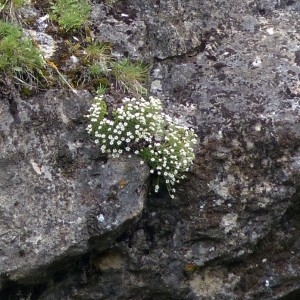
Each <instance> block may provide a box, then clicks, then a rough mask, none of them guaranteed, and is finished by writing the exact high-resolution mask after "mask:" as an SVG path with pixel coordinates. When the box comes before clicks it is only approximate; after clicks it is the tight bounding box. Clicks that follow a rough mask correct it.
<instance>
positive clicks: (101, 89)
mask: <svg viewBox="0 0 300 300" xmlns="http://www.w3.org/2000/svg"><path fill="white" fill-rule="evenodd" d="M106 90H107V88H106V87H105V86H104V85H103V84H101V83H100V84H99V86H98V88H97V90H96V94H97V95H98V96H102V95H104V94H105V93H106Z"/></svg>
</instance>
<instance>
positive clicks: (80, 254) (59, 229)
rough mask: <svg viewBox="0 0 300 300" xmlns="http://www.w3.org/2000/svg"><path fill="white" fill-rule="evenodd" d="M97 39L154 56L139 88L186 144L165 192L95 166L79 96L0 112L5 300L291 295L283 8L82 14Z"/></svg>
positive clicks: (288, 78) (297, 268)
mask: <svg viewBox="0 0 300 300" xmlns="http://www.w3.org/2000/svg"><path fill="white" fill-rule="evenodd" d="M94 5H95V9H94V10H93V20H92V21H93V23H94V26H95V28H97V30H95V32H97V34H98V36H97V37H98V38H99V39H100V40H105V41H111V42H113V43H114V44H115V51H116V54H119V55H126V54H129V55H130V56H132V57H134V58H139V59H141V58H144V59H146V60H148V61H149V62H152V65H153V68H152V73H151V82H150V92H151V94H153V95H155V96H159V97H160V98H161V99H162V100H163V101H164V104H165V107H166V110H167V111H168V113H170V114H172V115H173V116H174V118H178V119H180V120H181V121H182V122H187V123H189V124H191V125H192V126H193V127H194V128H195V130H196V131H197V134H198V135H199V140H200V144H199V148H198V149H197V157H196V161H195V165H194V167H193V169H192V170H191V172H190V173H189V174H188V176H187V177H188V178H187V180H186V181H185V182H184V183H182V184H181V185H180V186H179V187H178V192H177V193H176V197H175V199H173V200H172V201H171V200H170V199H169V197H168V194H167V192H166V191H164V190H161V191H160V193H159V194H158V195H153V194H152V195H151V194H148V193H147V192H146V191H147V186H146V185H147V184H146V183H147V176H148V170H147V167H141V166H140V165H139V160H138V158H136V157H135V158H131V159H129V158H127V157H123V158H121V159H118V160H108V161H105V160H104V159H103V158H101V157H99V155H98V151H97V148H96V147H95V146H94V145H93V144H92V142H91V141H89V138H88V136H87V134H86V133H85V130H84V127H85V125H86V124H85V119H84V114H86V111H87V108H88V106H89V104H90V102H91V97H90V95H89V94H88V93H84V92H81V93H80V94H79V95H78V97H74V95H67V94H66V93H57V92H54V91H49V92H47V93H46V94H42V95H38V96H36V97H33V98H29V99H20V98H18V97H17V96H16V95H12V96H11V97H8V98H7V96H5V97H4V94H3V97H2V98H3V99H1V102H0V105H1V106H0V107H1V111H0V117H1V125H0V128H1V135H0V142H1V152H0V155H1V157H0V165H1V169H0V185H1V194H0V235H1V241H0V245H1V247H0V249H1V252H0V253H1V256H0V270H1V272H2V273H1V274H2V275H1V281H0V282H1V287H2V290H1V292H0V296H1V298H3V299H122V300H123V299H145V300H146V299H178V300H179V299H180V300H181V299H254V298H258V299H297V297H298V296H299V294H300V292H299V291H300V281H299V275H300V257H299V250H300V242H299V230H300V222H299V217H300V205H299V199H298V194H299V193H298V191H299V189H298V188H299V171H300V150H299V149H300V148H299V146H300V126H299V113H300V105H299V100H300V84H299V82H300V81H299V80H300V79H299V78H300V77H299V74H300V59H299V57H300V55H299V49H298V48H299V39H300V35H299V33H298V31H299V30H298V29H299V24H300V23H299V22H300V21H299V4H298V3H297V1H236V0H229V1H221V0H213V1H195V0H187V1H175V0H173V1H171V0H160V1H146V0H127V1H125V2H122V1H120V2H118V3H116V4H115V5H113V6H105V5H104V4H102V3H101V4H94Z"/></svg>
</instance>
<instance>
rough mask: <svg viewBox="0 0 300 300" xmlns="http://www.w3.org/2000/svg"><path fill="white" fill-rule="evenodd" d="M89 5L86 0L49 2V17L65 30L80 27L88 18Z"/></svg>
mask: <svg viewBox="0 0 300 300" xmlns="http://www.w3.org/2000/svg"><path fill="white" fill-rule="evenodd" d="M90 11H91V6H90V4H89V2H88V1H87V0H57V1H55V2H52V4H51V14H50V18H51V19H52V20H55V21H57V22H58V24H59V25H60V26H61V27H62V28H63V29H64V30H65V31H72V30H76V29H79V28H80V27H82V26H83V25H84V24H85V23H86V22H87V21H88V19H89V15H90Z"/></svg>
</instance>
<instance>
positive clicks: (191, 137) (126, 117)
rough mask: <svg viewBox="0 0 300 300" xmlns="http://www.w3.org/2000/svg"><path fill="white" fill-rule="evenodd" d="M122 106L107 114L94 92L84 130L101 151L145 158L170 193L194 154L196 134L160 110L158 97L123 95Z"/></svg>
mask: <svg viewBox="0 0 300 300" xmlns="http://www.w3.org/2000/svg"><path fill="white" fill-rule="evenodd" d="M122 102H123V103H122V106H120V107H118V108H116V109H114V110H113V111H112V113H111V114H108V110H107V105H106V103H105V100H104V96H103V95H101V96H96V97H95V103H94V104H93V105H92V107H91V108H90V110H89V115H88V118H89V119H90V122H91V123H90V125H88V127H87V131H88V132H89V133H90V134H93V135H94V137H95V143H96V144H99V145H101V147H100V150H101V152H102V153H107V154H111V155H112V157H118V156H119V155H120V154H121V153H123V152H134V153H135V154H137V155H139V156H140V157H141V158H142V161H141V163H142V164H143V163H144V161H145V162H147V163H148V164H149V166H150V168H151V170H150V173H155V174H156V175H157V176H158V177H157V178H158V182H157V184H156V186H155V191H156V192H157V191H158V190H159V178H161V177H163V178H164V180H165V183H166V185H167V188H168V190H169V193H170V195H171V197H172V198H173V197H174V195H173V194H174V192H175V189H174V185H175V183H178V182H179V181H180V179H182V178H184V175H182V173H183V172H185V171H188V170H189V167H190V166H191V165H192V163H193V160H194V158H195V154H194V147H195V145H196V144H197V139H196V135H195V133H194V132H193V130H191V129H189V128H188V127H185V126H181V125H179V124H177V123H176V122H175V121H174V120H173V119H172V118H171V117H170V116H168V115H166V114H164V113H163V112H162V104H161V101H160V100H159V99H157V98H154V97H150V98H149V101H146V100H145V99H144V98H139V99H136V98H132V99H130V98H125V99H123V101H122Z"/></svg>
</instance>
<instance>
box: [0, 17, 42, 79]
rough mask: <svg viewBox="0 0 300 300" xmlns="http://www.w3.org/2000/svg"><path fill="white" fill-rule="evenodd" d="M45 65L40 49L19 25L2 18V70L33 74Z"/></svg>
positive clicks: (0, 62)
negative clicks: (24, 34)
mask: <svg viewBox="0 0 300 300" xmlns="http://www.w3.org/2000/svg"><path fill="white" fill-rule="evenodd" d="M43 67H44V60H43V58H42V56H41V54H40V51H39V50H38V49H37V48H36V47H35V45H34V44H33V42H32V41H31V39H29V38H28V37H25V36H23V33H22V30H21V28H20V27H19V26H17V25H15V24H12V23H10V22H5V21H1V20H0V71H1V72H5V73H10V74H12V75H14V76H17V77H18V75H20V74H27V75H29V74H30V75H33V74H34V73H35V72H40V71H41V70H42V69H43Z"/></svg>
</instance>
